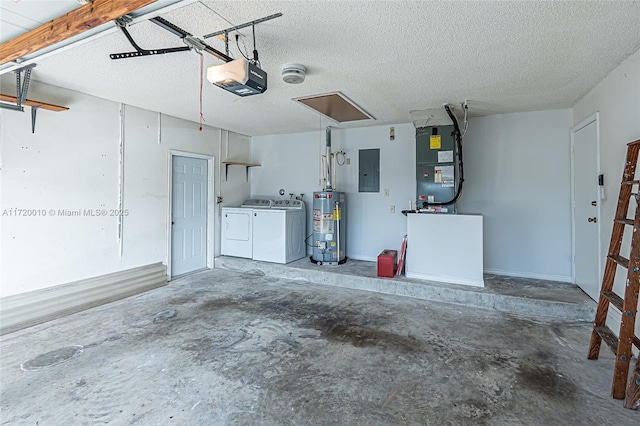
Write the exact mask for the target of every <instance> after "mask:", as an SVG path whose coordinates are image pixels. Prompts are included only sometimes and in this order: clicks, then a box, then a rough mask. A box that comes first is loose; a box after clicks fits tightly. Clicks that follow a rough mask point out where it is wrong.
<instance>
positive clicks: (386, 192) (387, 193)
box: [384, 189, 389, 197]
mask: <svg viewBox="0 0 640 426" xmlns="http://www.w3.org/2000/svg"><path fill="white" fill-rule="evenodd" d="M384 196H385V197H388V196H389V190H388V189H385V190H384Z"/></svg>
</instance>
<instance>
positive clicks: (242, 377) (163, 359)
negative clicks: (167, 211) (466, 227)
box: [0, 269, 640, 425]
mask: <svg viewBox="0 0 640 426" xmlns="http://www.w3.org/2000/svg"><path fill="white" fill-rule="evenodd" d="M589 335H590V325H589V324H588V323H585V322H574V321H567V320H562V321H557V320H556V321H554V320H550V319H548V318H547V319H545V318H543V317H524V316H517V315H515V314H510V313H505V312H500V311H496V310H489V309H479V308H471V307H463V306H457V305H449V304H443V303H436V302H429V301H424V300H419V299H411V298H407V297H400V296H394V295H387V294H380V293H371V292H364V291H360V290H352V289H346V288H340V287H328V286H321V285H317V284H312V283H305V282H300V281H297V282H296V281H287V280H284V279H278V278H273V277H269V276H266V275H264V274H263V273H260V272H259V271H248V272H234V271H229V270H220V269H216V270H212V271H206V272H202V273H199V274H195V275H192V276H189V277H185V278H181V279H178V280H175V281H173V282H171V283H170V284H169V285H168V286H167V287H163V288H161V289H158V290H154V291H151V292H148V293H145V294H141V295H138V296H134V297H131V298H128V299H125V300H121V301H118V302H114V303H111V304H108V305H105V306H101V307H98V308H94V309H91V310H88V311H85V312H81V313H78V314H74V315H71V316H68V317H65V318H61V319H58V320H55V321H52V322H49V323H46V324H42V325H39V326H35V327H32V328H30V329H26V330H22V331H19V332H15V333H12V334H9V335H6V336H3V337H2V339H1V340H0V349H1V351H2V352H1V367H0V373H1V376H0V380H1V385H2V389H1V400H0V408H1V410H2V411H1V423H2V424H10V425H22V424H26V425H36V424H37V425H76V424H91V425H93V424H101V423H110V424H144V425H148V424H153V425H155V424H159V425H171V424H175V425H216V424H250V425H253V424H264V425H281V424H282V425H287V424H350V425H351V424H352V425H358V424H360V425H387V424H425V425H462V424H486V425H605V424H610V425H637V424H640V413H639V412H636V411H631V410H626V409H624V408H623V407H622V403H621V402H620V401H617V400H613V399H611V398H610V397H609V390H610V385H611V378H612V371H613V355H612V354H610V353H609V352H608V351H605V350H603V352H602V355H601V358H600V360H598V361H589V360H587V359H586V353H587V345H588V341H589Z"/></svg>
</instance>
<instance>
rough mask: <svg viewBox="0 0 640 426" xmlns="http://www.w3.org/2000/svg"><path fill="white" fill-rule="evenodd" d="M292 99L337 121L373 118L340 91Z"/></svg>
mask: <svg viewBox="0 0 640 426" xmlns="http://www.w3.org/2000/svg"><path fill="white" fill-rule="evenodd" d="M293 100H294V101H296V102H299V103H300V104H302V105H304V106H306V107H308V108H311V109H312V110H314V111H317V112H319V113H320V114H322V115H324V116H325V117H328V118H330V119H332V120H334V121H336V122H338V123H345V122H349V121H361V120H375V118H374V117H373V116H372V115H371V114H369V113H368V112H367V111H365V110H363V109H362V108H360V107H359V106H358V105H356V104H355V103H354V102H353V101H352V100H351V99H349V98H347V97H346V96H345V95H343V94H342V93H340V92H333V93H325V94H322V95H312V96H303V97H301V98H294V99H293Z"/></svg>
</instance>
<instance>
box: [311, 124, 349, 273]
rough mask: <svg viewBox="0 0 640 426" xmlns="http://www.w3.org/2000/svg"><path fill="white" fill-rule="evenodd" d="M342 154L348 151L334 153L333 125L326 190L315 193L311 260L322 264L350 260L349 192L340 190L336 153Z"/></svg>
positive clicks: (325, 158) (323, 160) (324, 164)
mask: <svg viewBox="0 0 640 426" xmlns="http://www.w3.org/2000/svg"><path fill="white" fill-rule="evenodd" d="M339 154H342V155H344V152H342V151H339V152H335V153H332V152H331V127H327V145H326V154H325V155H323V156H322V157H321V163H322V166H321V167H322V178H321V179H322V191H317V192H314V193H313V254H312V256H311V261H312V262H313V263H316V264H318V265H339V264H342V263H344V262H346V261H347V256H346V255H345V253H346V241H347V235H346V232H345V218H346V215H345V194H344V192H338V191H337V190H336V166H337V161H336V155H339ZM332 163H333V164H332ZM332 172H333V178H332Z"/></svg>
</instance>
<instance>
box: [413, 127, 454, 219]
mask: <svg viewBox="0 0 640 426" xmlns="http://www.w3.org/2000/svg"><path fill="white" fill-rule="evenodd" d="M457 155H458V152H457V147H456V143H455V139H454V137H453V125H451V126H430V127H420V128H418V129H416V190H417V193H416V207H418V208H421V209H423V208H426V209H427V210H428V211H431V212H435V213H455V204H450V205H446V206H427V204H428V203H433V202H436V203H438V202H447V201H449V200H451V199H452V198H453V197H454V196H455V193H456V187H457V182H458V176H457V173H458V171H457V166H456V159H457Z"/></svg>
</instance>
